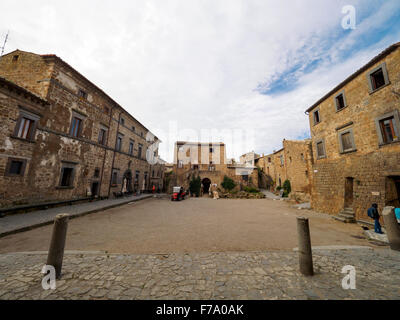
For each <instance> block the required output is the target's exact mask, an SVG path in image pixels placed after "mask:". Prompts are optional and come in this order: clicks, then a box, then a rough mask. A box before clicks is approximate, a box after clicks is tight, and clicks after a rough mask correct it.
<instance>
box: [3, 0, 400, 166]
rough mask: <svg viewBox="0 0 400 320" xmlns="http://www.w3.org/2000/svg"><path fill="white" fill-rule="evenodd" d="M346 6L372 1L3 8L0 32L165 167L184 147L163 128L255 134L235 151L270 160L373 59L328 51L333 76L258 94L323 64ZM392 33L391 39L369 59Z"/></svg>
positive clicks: (24, 4)
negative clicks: (44, 61)
mask: <svg viewBox="0 0 400 320" xmlns="http://www.w3.org/2000/svg"><path fill="white" fill-rule="evenodd" d="M348 3H353V4H355V5H356V7H357V8H363V6H368V5H369V4H370V3H372V1H361V0H359V1H336V0H335V1H319V0H307V1H304V0H295V1H290V2H285V1H272V0H271V1H261V0H260V1H248V0H246V1H245V0H243V1H239V0H229V1H222V0H220V1H215V0H214V1H212V0H210V1H194V0H188V1H175V0H168V1H156V0H154V1H142V0H140V1H139V0H137V1H122V0H119V1H113V2H111V1H89V0H85V1H68V2H67V1H64V2H61V1H43V0H41V1H40V0H39V1H34V2H33V1H22V0H20V1H17V2H16V1H12V0H3V1H2V7H3V9H4V8H6V9H5V11H6V12H5V13H4V12H3V15H2V19H1V21H0V32H2V33H3V34H5V32H6V31H7V30H8V29H9V30H10V31H11V34H10V41H9V43H8V46H7V51H11V50H14V49H16V48H19V49H21V50H27V51H32V52H37V53H55V54H57V55H58V56H60V57H61V58H62V59H63V60H65V61H67V62H68V63H69V64H71V65H72V66H73V67H75V68H76V69H77V70H79V71H80V72H81V73H82V74H84V75H85V76H87V77H88V78H89V79H90V80H91V81H93V82H94V83H95V84H97V85H98V86H99V87H101V88H102V89H104V90H105V91H106V92H107V93H108V94H109V95H110V96H111V97H112V98H114V99H115V100H116V101H118V102H119V103H120V104H121V105H123V106H124V107H125V108H126V109H127V110H128V111H130V112H131V113H132V114H133V115H134V116H135V117H136V118H137V119H138V120H139V121H141V122H142V123H143V124H144V125H145V126H146V127H148V128H149V129H150V130H152V131H153V132H154V133H155V134H156V135H157V136H159V137H160V138H161V139H162V140H163V142H164V143H163V146H162V156H163V157H164V158H166V159H167V160H169V161H170V160H172V156H173V155H172V152H171V147H172V144H173V143H174V141H175V140H179V139H182V138H183V137H182V136H179V135H170V134H168V128H169V120H174V121H177V125H178V128H180V129H184V128H192V129H195V130H196V131H197V132H198V133H199V135H200V130H201V129H204V128H206V129H211V128H217V129H219V130H222V129H223V128H225V129H232V130H233V129H237V128H242V129H243V128H248V127H253V128H254V129H255V131H256V133H257V137H258V139H257V140H256V141H255V143H251V142H249V145H247V146H243V147H242V150H240V151H238V152H246V151H249V150H255V151H257V152H260V153H262V152H265V153H268V152H271V151H272V150H273V149H277V148H279V147H280V144H281V141H282V139H283V138H291V139H293V138H296V137H297V136H300V135H302V134H304V133H305V132H307V131H308V119H307V117H306V116H305V115H304V110H305V109H306V108H307V107H308V106H309V105H310V104H312V103H313V102H315V101H316V100H317V99H318V98H320V97H321V96H322V95H323V94H325V93H326V92H327V91H329V90H330V89H331V88H333V87H334V86H335V85H336V84H337V83H339V82H340V81H341V80H343V79H344V78H345V77H346V76H348V75H349V74H350V73H351V72H353V71H355V70H356V69H357V68H359V67H360V66H361V62H363V63H364V62H367V60H368V59H370V58H371V57H372V56H373V54H372V53H370V52H366V51H361V52H359V53H356V54H355V55H354V57H352V58H351V59H348V60H346V61H344V62H340V61H335V57H336V56H337V55H338V52H337V50H338V49H340V48H336V46H333V47H332V49H330V52H328V54H330V55H331V58H332V60H333V62H334V63H335V68H331V65H327V64H326V63H325V64H322V65H321V66H320V67H319V68H318V69H316V70H314V71H313V72H312V73H311V74H306V75H303V74H302V72H300V73H299V76H300V79H301V81H300V83H301V85H300V86H299V87H297V88H296V89H295V90H293V91H291V92H288V93H286V94H283V95H280V96H275V97H271V96H266V95H261V94H259V93H258V92H257V91H255V88H256V87H257V85H258V84H259V83H262V82H266V83H269V82H270V80H271V79H272V78H273V77H274V76H275V77H276V76H277V75H279V74H281V73H283V72H285V71H286V70H288V69H289V68H291V67H293V66H294V65H296V64H297V63H307V62H309V61H312V60H313V59H314V58H316V57H319V56H323V55H326V54H327V52H326V51H325V50H326V46H327V45H329V41H331V38H330V36H331V35H332V34H334V33H340V31H341V30H340V28H341V18H342V14H341V9H342V7H343V5H346V4H348ZM385 3H387V4H385V5H382V6H381V7H380V10H378V11H377V13H376V17H375V18H374V19H367V20H365V21H364V22H362V23H361V24H360V25H359V26H358V29H356V30H355V31H354V32H353V31H352V32H353V33H352V34H350V36H348V37H347V40H346V41H345V42H343V43H340V44H338V46H339V45H340V46H341V47H345V48H346V46H351V45H352V43H354V41H355V40H357V38H358V37H361V36H364V35H365V32H367V31H368V29H369V28H373V26H374V25H375V24H381V23H384V21H385V19H386V17H387V16H389V15H390V14H391V12H393V9H394V8H398V5H396V0H394V1H387V2H385ZM0 35H1V34H0ZM398 36H399V31H397V30H396V32H393V33H392V34H391V35H390V36H388V37H385V38H383V39H382V41H381V42H380V43H378V44H376V45H375V46H373V50H375V51H376V52H378V51H379V50H381V49H383V47H384V46H387V45H388V44H390V43H389V41H391V40H393V39H395V38H396V37H398ZM393 42H394V41H393ZM376 52H374V53H376ZM170 136H171V137H170ZM171 140H172V141H171ZM227 143H228V142H227ZM166 144H168V145H166ZM227 148H228V150H233V147H232V146H229V145H228V146H227Z"/></svg>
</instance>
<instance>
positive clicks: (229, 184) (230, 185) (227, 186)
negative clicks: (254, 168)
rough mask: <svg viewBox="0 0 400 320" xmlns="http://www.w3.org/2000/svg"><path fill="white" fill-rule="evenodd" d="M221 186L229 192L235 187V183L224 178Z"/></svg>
mask: <svg viewBox="0 0 400 320" xmlns="http://www.w3.org/2000/svg"><path fill="white" fill-rule="evenodd" d="M221 186H222V187H223V188H224V189H225V190H227V191H231V190H232V189H233V188H235V187H236V183H235V182H234V181H233V180H232V179H231V178H229V177H227V176H224V181H222V183H221Z"/></svg>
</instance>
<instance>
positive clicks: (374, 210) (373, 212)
mask: <svg viewBox="0 0 400 320" xmlns="http://www.w3.org/2000/svg"><path fill="white" fill-rule="evenodd" d="M367 213H368V217H370V218H371V219H374V221H375V225H374V228H375V233H378V234H383V232H382V228H381V224H380V223H379V218H380V215H379V212H378V205H377V204H376V203H373V204H372V206H371V208H369V209H368V211H367Z"/></svg>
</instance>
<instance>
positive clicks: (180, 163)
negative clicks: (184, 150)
mask: <svg viewBox="0 0 400 320" xmlns="http://www.w3.org/2000/svg"><path fill="white" fill-rule="evenodd" d="M178 168H183V161H182V160H179V161H178Z"/></svg>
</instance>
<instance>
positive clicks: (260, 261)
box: [0, 248, 400, 300]
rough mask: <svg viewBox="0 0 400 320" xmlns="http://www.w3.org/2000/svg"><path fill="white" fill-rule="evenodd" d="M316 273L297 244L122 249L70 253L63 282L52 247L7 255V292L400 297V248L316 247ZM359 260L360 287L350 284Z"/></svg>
mask: <svg viewBox="0 0 400 320" xmlns="http://www.w3.org/2000/svg"><path fill="white" fill-rule="evenodd" d="M313 253H314V255H313V257H314V268H315V271H316V275H315V276H314V277H308V278H307V277H304V276H302V275H301V274H299V272H298V256H297V253H296V252H294V251H290V252H240V253H194V254H166V255H115V254H110V255H107V254H99V253H97V254H94V253H93V254H91V253H76V252H75V253H67V254H66V255H65V258H64V266H63V277H62V279H61V280H59V281H57V288H56V289H55V290H47V291H46V290H43V289H42V287H41V280H42V274H41V273H40V271H41V268H42V267H43V265H44V262H45V261H46V254H44V253H42V254H40V253H36V254H33V253H32V254H22V253H14V254H2V255H0V299H3V300H4V299H257V300H258V299H400V253H398V252H394V251H390V250H389V249H368V248H365V249H360V248H358V249H347V250H327V249H322V250H319V249H318V250H315V249H314V250H313ZM345 265H353V266H354V267H355V268H356V271H357V278H356V279H357V282H356V286H357V289H355V290H344V289H342V286H341V282H342V279H343V277H344V276H345V275H344V274H342V273H341V270H342V267H343V266H345Z"/></svg>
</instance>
